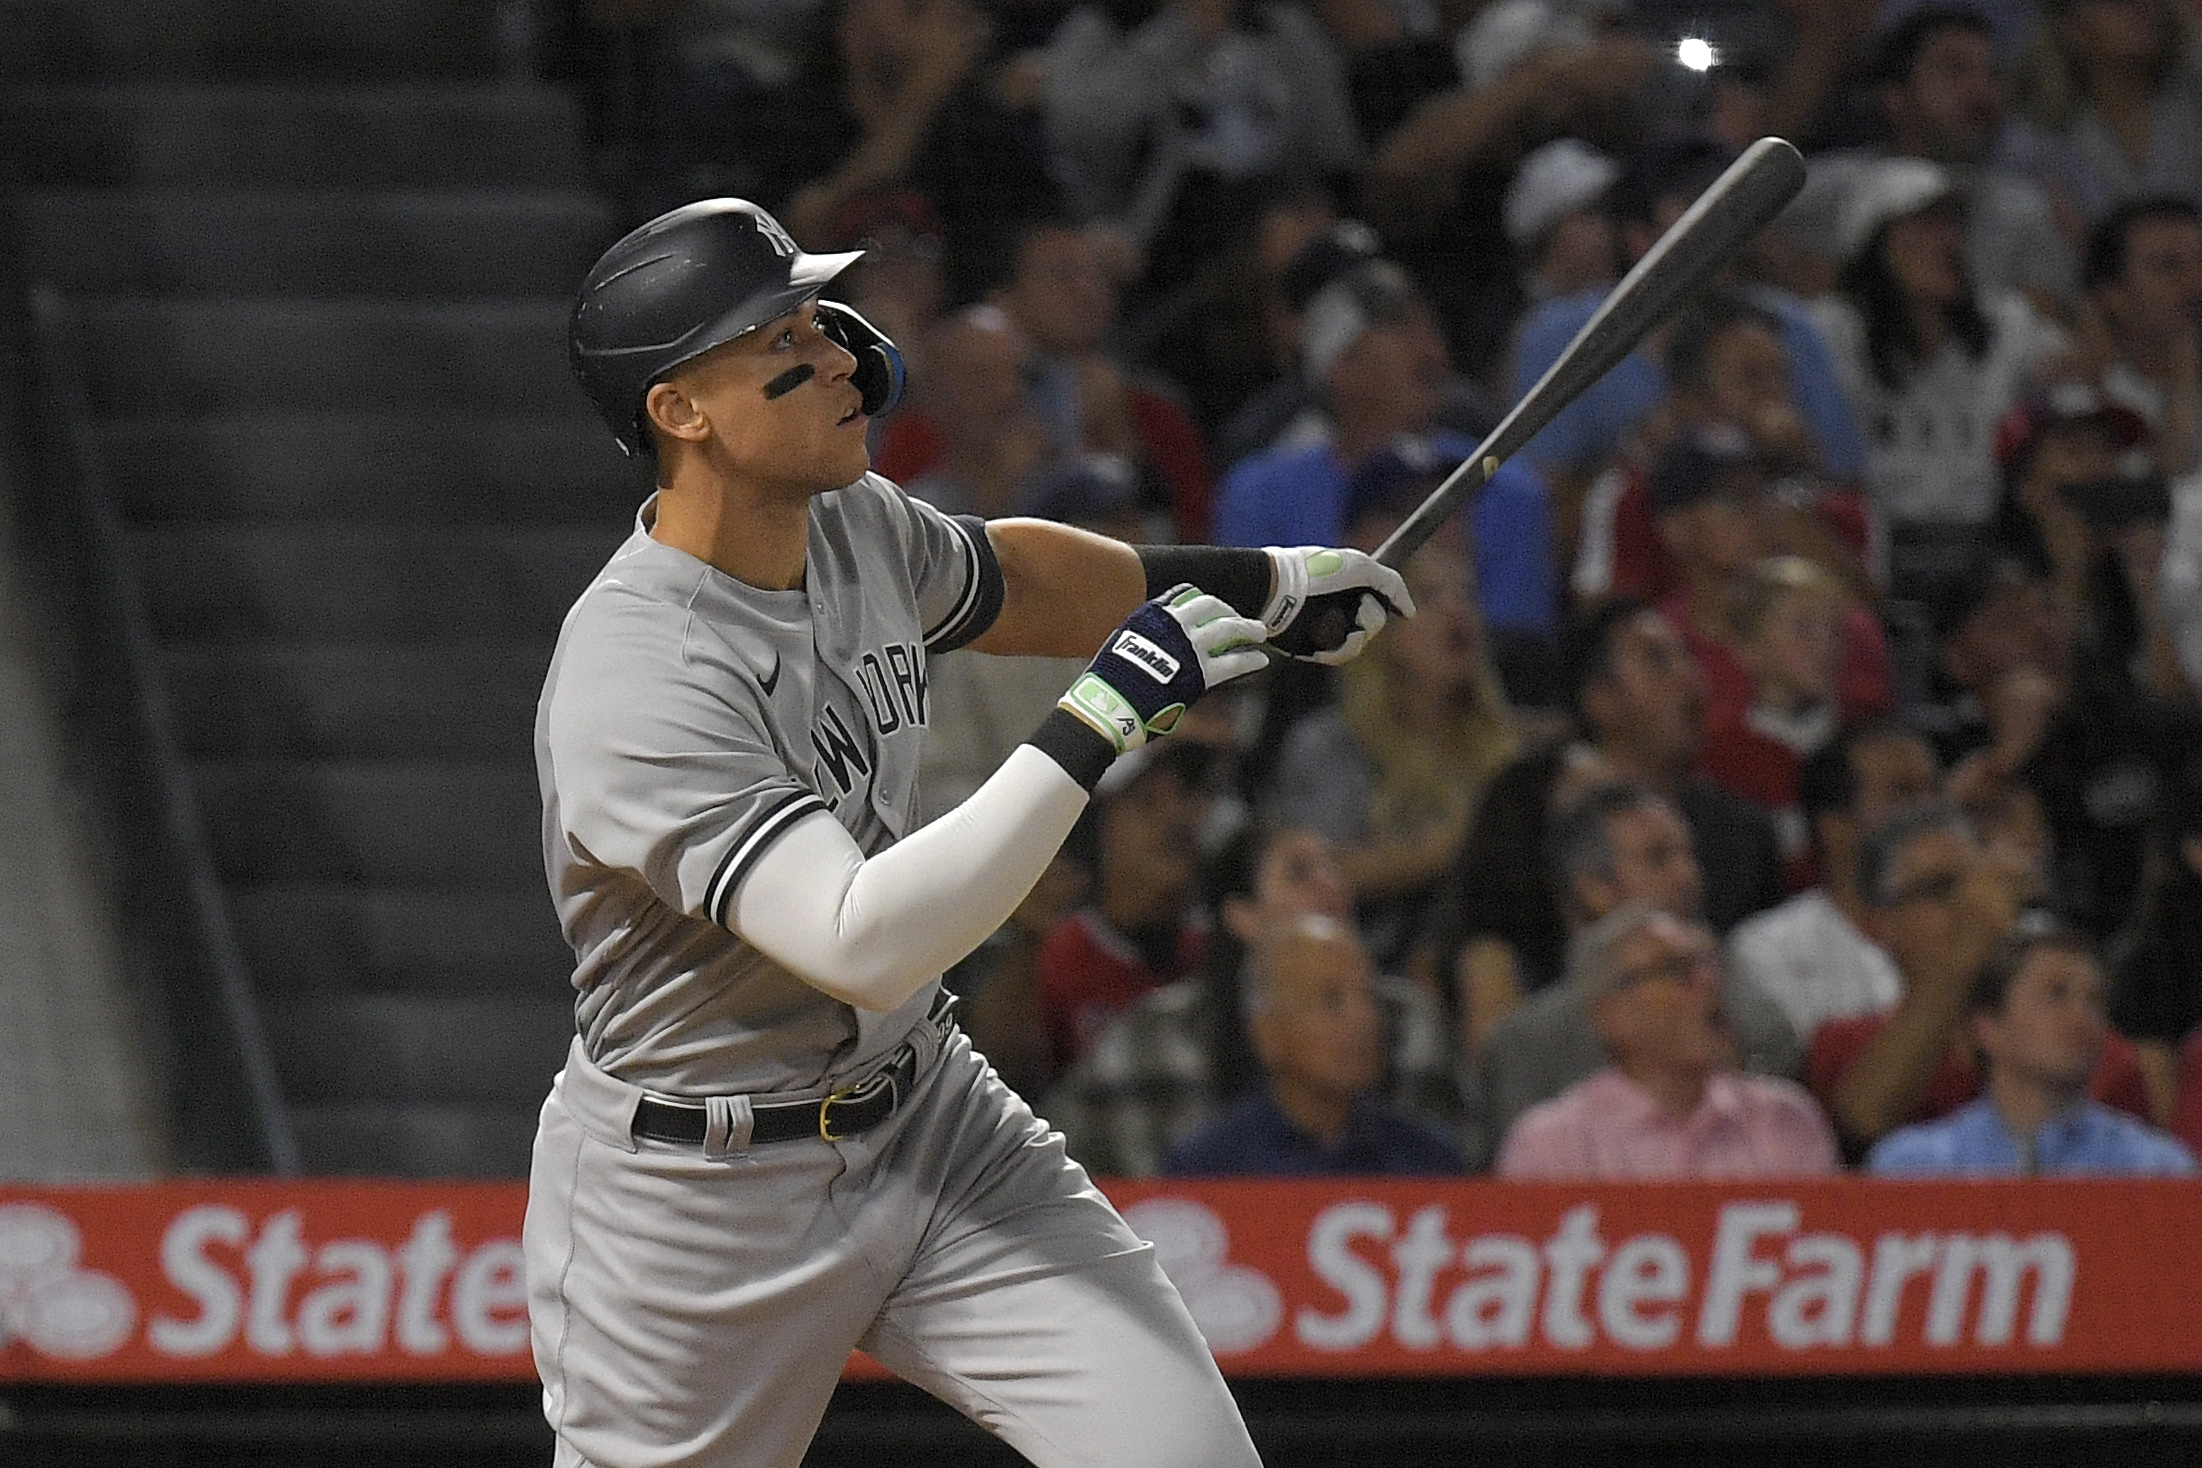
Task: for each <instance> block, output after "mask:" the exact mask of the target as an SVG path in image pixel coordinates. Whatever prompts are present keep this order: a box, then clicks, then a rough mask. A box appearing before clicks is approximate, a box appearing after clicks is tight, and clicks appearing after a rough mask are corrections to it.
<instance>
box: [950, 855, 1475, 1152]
mask: <svg viewBox="0 0 2202 1468" xmlns="http://www.w3.org/2000/svg"><path fill="white" fill-rule="evenodd" d="M1203 882H1204V886H1205V888H1206V891H1207V897H1208V902H1209V906H1210V907H1211V909H1212V910H1213V911H1214V913H1215V920H1216V927H1215V931H1214V934H1213V935H1212V937H1211V938H1210V940H1209V945H1208V949H1207V952H1206V953H1204V954H1203V955H1202V958H1201V964H1200V971H1199V972H1198V973H1197V974H1196V975H1195V976H1193V977H1192V978H1189V979H1182V980H1180V981H1179V982H1177V983H1175V984H1168V985H1165V986H1164V987H1162V988H1160V989H1157V990H1155V991H1154V992H1153V993H1152V994H1149V995H1147V996H1146V997H1145V998H1143V999H1141V1000H1140V1001H1139V1002H1138V1003H1136V1004H1134V1005H1133V1006H1132V1007H1131V1008H1130V1009H1129V1010H1127V1011H1125V1013H1124V1014H1123V1015H1122V1016H1120V1017H1119V1018H1118V1019H1117V1021H1116V1022H1115V1023H1114V1024H1112V1025H1110V1026H1109V1027H1108V1028H1107V1029H1105V1030H1103V1031H1102V1032H1101V1035H1100V1038H1099V1039H1097V1040H1095V1041H1094V1043H1093V1048H1092V1049H1090V1050H1088V1051H1087V1052H1086V1053H1085V1055H1084V1056H1083V1057H1081V1058H1080V1059H1079V1061H1078V1063H1077V1064H1076V1065H1074V1066H1072V1067H1071V1068H1070V1070H1069V1071H1068V1072H1067V1073H1066V1074H1065V1075H1064V1076H1063V1078H1062V1079H1061V1080H1060V1081H1059V1082H1057V1083H1056V1085H1055V1086H1054V1088H1053V1089H1051V1090H1050V1091H1049V1092H1048V1093H1047V1097H1046V1100H1045V1102H1044V1104H1042V1105H1041V1106H1040V1107H1039V1110H1040V1112H1041V1114H1042V1115H1044V1116H1046V1117H1047V1119H1048V1122H1049V1124H1050V1125H1052V1126H1054V1127H1055V1128H1056V1129H1057V1130H1059V1131H1061V1132H1062V1133H1063V1138H1064V1142H1065V1145H1066V1146H1067V1148H1068V1149H1069V1152H1070V1155H1071V1156H1073V1157H1075V1158H1077V1159H1078V1161H1079V1162H1080V1163H1082V1164H1083V1165H1084V1166H1085V1168H1086V1169H1087V1171H1089V1172H1092V1173H1095V1174H1096V1175H1100V1176H1115V1177H1141V1176H1145V1175H1147V1174H1149V1173H1152V1172H1154V1171H1155V1169H1156V1168H1157V1167H1159V1166H1160V1165H1161V1161H1162V1153H1163V1151H1164V1149H1165V1148H1167V1147H1168V1146H1169V1145H1170V1144H1171V1143H1173V1142H1176V1141H1178V1140H1180V1139H1181V1138H1183V1137H1184V1136H1186V1135H1187V1134H1188V1133H1189V1132H1191V1131H1192V1129H1193V1128H1194V1127H1196V1126H1198V1125H1200V1124H1201V1123H1203V1122H1205V1121H1207V1120H1208V1119H1209V1118H1211V1117H1213V1116H1214V1115H1215V1114H1216V1113H1217V1112H1218V1111H1219V1110H1220V1109H1221V1108H1222V1107H1223V1105H1224V1104H1225V1103H1226V1102H1228V1101H1230V1100H1232V1099H1234V1098H1236V1097H1238V1096H1240V1095H1243V1094H1244V1093H1245V1092H1246V1091H1247V1090H1248V1089H1249V1088H1251V1087H1254V1086H1257V1085H1259V1084H1260V1083H1261V1078H1262V1072H1261V1068H1260V1063H1259V1061H1258V1060H1257V1059H1256V1057H1255V1054H1254V1046H1253V1041H1252V1040H1251V1039H1250V1038H1249V1037H1248V1035H1247V1031H1246V1020H1245V1015H1244V1013H1243V1008H1242V1005H1241V1002H1240V975H1241V971H1242V969H1243V967H1244V965H1245V962H1246V957H1247V951H1248V945H1250V944H1252V943H1254V942H1256V941H1258V940H1259V939H1260V938H1261V937H1262V935H1264V934H1266V933H1271V932H1275V931H1278V930H1280V929H1281V928H1284V927H1287V926H1289V925H1290V924H1291V923H1292V922H1293V921H1295V920H1296V919H1298V918H1301V917H1305V916H1310V915H1313V916H1317V917H1323V918H1328V919H1329V920H1331V921H1332V922H1336V923H1339V924H1345V923H1347V922H1350V921H1351V918H1352V913H1353V894H1352V892H1351V891H1350V890H1349V889H1348V888H1347V886H1346V875H1345V873H1344V872H1343V871H1342V870H1340V869H1339V866H1338V859H1337V856H1336V854H1335V853H1334V852H1333V851H1332V850H1331V846H1330V843H1329V842H1328V841H1326V840H1324V839H1323V837H1322V836H1321V835H1319V834H1318V833H1316V832H1314V831H1309V830H1303V829H1296V828H1293V827H1289V826H1254V827H1250V828H1248V829H1247V830H1245V831H1243V832H1241V833H1240V834H1239V835H1237V836H1235V837H1234V838H1232V839H1231V840H1230V841H1229V842H1227V843H1225V845H1224V846H1223V848H1222V849H1221V850H1220V851H1218V852H1217V853H1216V855H1215V856H1214V858H1212V859H1211V860H1210V861H1209V862H1208V863H1207V864H1206V866H1205V868H1204V873H1203ZM1376 989H1377V999H1378V1001H1379V1002H1380V1003H1381V1005H1382V1006H1383V1010H1384V1018H1385V1027H1384V1032H1385V1049H1386V1064H1385V1076H1384V1088H1385V1094H1386V1095H1387V1096H1388V1097H1389V1098H1390V1099H1391V1101H1392V1102H1393V1104H1395V1105H1397V1106H1400V1107H1404V1108H1406V1109H1408V1110H1410V1111H1414V1112H1417V1113H1419V1114H1420V1115H1421V1116H1423V1117H1424V1118H1426V1119H1428V1120H1431V1121H1435V1122H1439V1123H1441V1124H1443V1125H1445V1126H1446V1127H1448V1128H1449V1129H1450V1130H1452V1131H1453V1133H1454V1134H1455V1135H1456V1136H1458V1137H1459V1138H1460V1139H1461V1141H1462V1143H1463V1145H1464V1147H1465V1148H1466V1149H1467V1150H1468V1151H1469V1153H1470V1155H1471V1156H1472V1157H1479V1158H1480V1157H1481V1156H1482V1155H1484V1151H1485V1149H1484V1147H1483V1146H1482V1144H1481V1142H1480V1131H1479V1129H1478V1128H1477V1127H1476V1126H1475V1125H1474V1119H1473V1117H1472V1116H1470V1115H1469V1113H1468V1109H1467V1107H1466V1106H1465V1104H1464V1102H1463V1098H1462V1095H1461V1087H1460V1084H1459V1081H1458V1079H1457V1078H1456V1075H1455V1068H1454V1062H1453V1047H1452V1045H1451V1043H1450V1041H1449V1040H1448V1038H1447V1036H1446V1028H1445V1013H1444V1010H1443V1009H1442V1008H1441V1007H1440V1006H1439V1004H1438V1003H1437V1001H1436V1000H1435V999H1433V998H1432V997H1431V996H1430V995H1429V994H1428V993H1426V992H1424V991H1423V990H1422V989H1420V988H1418V987H1416V986H1415V985H1413V984H1409V983H1407V982H1405V981H1404V980H1402V979H1398V978H1393V977H1391V976H1389V975H1381V974H1380V975H1378V977H1377V979H1376ZM989 1055H990V1056H991V1052H989Z"/></svg>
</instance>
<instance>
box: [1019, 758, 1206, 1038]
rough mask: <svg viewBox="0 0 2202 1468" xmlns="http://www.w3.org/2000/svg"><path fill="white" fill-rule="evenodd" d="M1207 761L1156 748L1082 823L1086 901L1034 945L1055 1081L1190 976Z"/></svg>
mask: <svg viewBox="0 0 2202 1468" xmlns="http://www.w3.org/2000/svg"><path fill="white" fill-rule="evenodd" d="M1213 757H1214V751H1213V750H1212V749H1211V748H1210V747H1208V746H1206V745H1203V744H1200V743H1197V742H1191V743H1180V742H1177V741H1175V740H1173V741H1171V742H1169V743H1166V744H1161V745H1157V746H1156V747H1155V754H1154V756H1153V757H1152V758H1150V759H1146V760H1133V759H1128V758H1127V759H1122V760H1118V761H1117V762H1116V764H1115V766H1113V767H1112V768H1111V770H1110V772H1109V778H1107V779H1105V780H1104V781H1103V782H1102V784H1101V786H1100V788H1098V789H1097V790H1095V792H1094V803H1093V805H1092V806H1091V807H1090V810H1089V815H1088V817H1087V819H1090V820H1091V821H1092V822H1093V833H1094V850H1095V852H1096V861H1095V864H1094V883H1093V898H1092V900H1091V901H1090V902H1088V903H1087V904H1086V905H1085V906H1084V907H1082V908H1080V909H1079V910H1078V911H1077V912H1075V913H1073V914H1072V915H1071V916H1070V917H1068V918H1066V919H1064V920H1063V921H1062V922H1060V923H1058V924H1057V925H1056V926H1055V928H1054V930H1053V931H1052V932H1050V933H1049V934H1048V935H1047V940H1046V941H1045V942H1044V943H1042V944H1041V945H1040V952H1039V961H1038V971H1037V982H1038V986H1039V1000H1040V1022H1041V1024H1042V1025H1043V1026H1044V1027H1045V1029H1046V1034H1047V1042H1048V1062H1049V1063H1048V1070H1049V1074H1050V1075H1060V1074H1061V1073H1062V1072H1063V1070H1064V1069H1065V1068H1067V1067H1068V1066H1069V1065H1071V1064H1072V1063H1073V1062H1074V1061H1076V1060H1077V1059H1078V1057H1079V1056H1081V1055H1083V1054H1085V1053H1086V1050H1087V1047H1089V1046H1091V1045H1092V1044H1093V1042H1094V1040H1095V1038H1096V1037H1097V1036H1099V1035H1100V1034H1101V1032H1102V1031H1103V1030H1104V1029H1106V1028H1107V1027H1108V1025H1109V1023H1110V1022H1111V1021H1112V1020H1114V1019H1115V1018H1116V1017H1117V1016H1118V1015H1119V1014H1122V1013H1123V1012H1124V1011H1125V1010H1127V1009H1129V1008H1130V1007H1131V1006H1132V1005H1133V1004H1134V1003H1136V1002H1138V1000H1139V999H1140V998H1141V997H1142V996H1143V995H1145V994H1148V993H1150V992H1151V991H1153V990H1155V989H1158V988H1160V987H1161V986H1162V985H1164V984H1167V983H1172V982H1174V981H1176V980H1178V979H1181V978H1184V977H1185V976H1186V975H1187V974H1189V973H1191V972H1192V970H1193V968H1194V966H1195V965H1196V964H1198V963H1199V962H1200V955H1201V950H1202V948H1203V947H1204V946H1205V945H1206V944H1207V941H1208V924H1207V923H1206V921H1204V919H1203V917H1202V914H1201V913H1200V911H1199V908H1198V905H1197V903H1196V902H1195V897H1196V895H1197V894H1196V893H1195V890H1194V884H1193V877H1194V869H1195V864H1196V862H1197V861H1198V858H1199V847H1198V844H1197V843H1198V837H1199V834H1200V825H1201V817H1202V815H1203V813H1204V812H1203V803H1204V790H1205V787H1206V784H1207V775H1208V767H1209V762H1210V761H1211V760H1212V759H1213Z"/></svg>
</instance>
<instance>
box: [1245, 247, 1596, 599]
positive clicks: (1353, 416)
mask: <svg viewBox="0 0 2202 1468" xmlns="http://www.w3.org/2000/svg"><path fill="white" fill-rule="evenodd" d="M1301 353H1302V358H1303V361H1302V375H1303V377H1304V378H1305V380H1306V381H1307V383H1308V384H1309V385H1310V387H1311V388H1313V389H1314V391H1315V393H1316V396H1317V399H1318V401H1319V402H1320V404H1321V406H1322V408H1323V409H1324V412H1325V416H1326V417H1327V419H1328V426H1329V433H1328V434H1327V436H1325V437H1323V438H1321V439H1319V440H1317V441H1315V442H1312V443H1279V444H1277V445H1276V446H1274V447H1272V448H1269V449H1266V450H1264V451H1263V452H1261V453H1259V454H1256V455H1255V456H1254V457H1253V458H1251V459H1247V460H1245V461H1243V462H1241V463H1240V464H1238V465H1236V466H1234V467H1233V468H1232V469H1231V471H1230V472H1229V473H1228V474H1226V475H1225V476H1224V480H1223V487H1222V488H1221V489H1220V490H1219V491H1218V493H1217V502H1216V524H1215V539H1216V540H1217V542H1218V543H1220V544H1223V545H1338V544H1342V543H1343V541H1344V538H1345V536H1346V534H1347V532H1348V530H1349V529H1350V526H1349V523H1348V517H1349V514H1350V512H1351V498H1352V495H1351V491H1352V488H1353V482H1354V477H1355V475H1356V474H1358V473H1360V472H1362V471H1363V470H1367V471H1369V472H1370V474H1371V475H1372V476H1374V477H1375V479H1377V480H1383V479H1386V478H1389V479H1391V480H1394V481H1396V480H1398V479H1400V478H1403V477H1406V476H1410V475H1423V474H1428V473H1431V472H1433V471H1436V470H1437V468H1438V466H1439V465H1440V464H1442V465H1443V467H1444V468H1445V469H1448V470H1449V469H1450V468H1451V467H1452V466H1453V465H1455V464H1458V463H1459V462H1460V461H1461V460H1463V459H1465V458H1467V457H1468V455H1469V454H1471V453H1473V452H1474V451H1475V444H1474V443H1473V442H1471V441H1470V440H1468V439H1466V438H1463V437H1461V436H1459V435H1457V434H1454V433H1451V432H1447V431H1443V430H1441V429H1440V426H1439V425H1440V415H1441V413H1442V411H1443V409H1444V406H1445V403H1446V399H1447V396H1448V393H1449V391H1450V384H1451V381H1452V368H1451V363H1450V362H1449V361H1448V359H1447V357H1446V354H1445V342H1444V339H1443V338H1442V337H1440V336H1439V335H1438V332H1437V327H1436V324H1435V323H1434V322H1433V321H1432V320H1431V317H1430V312H1429V308H1428V306H1427V305H1426V304H1425V303H1424V301H1423V300H1422V297H1421V294H1420V293H1419V292H1418V291H1417V290H1416V289H1415V287H1414V284H1413V282H1412V281H1411V280H1410V279H1409V278H1408V276H1407V274H1406V272H1405V271H1403V270H1401V269H1400V268H1399V267H1398V266H1397V265H1394V264H1392V263H1391V262H1390V261H1387V260H1372V261H1368V262H1366V263H1364V264H1361V265H1359V266H1356V267H1354V268H1353V269H1351V270H1349V271H1348V272H1347V273H1346V274H1345V275H1343V276H1341V277H1339V278H1337V279H1335V280H1333V281H1331V282H1330V283H1329V284H1328V285H1326V286H1324V287H1323V288H1322V289H1321V290H1319V291H1317V292H1316V293H1315V295H1314V297H1313V298H1312V299H1311V300H1310V301H1309V303H1308V308H1307V312H1306V316H1305V319H1304V322H1303V325H1302V329H1301ZM1424 435H1427V438H1426V440H1423V439H1421V436H1424ZM1403 440H1406V441H1405V442H1403ZM1418 440H1419V441H1418ZM1386 450H1391V451H1393V452H1394V453H1395V454H1396V455H1397V456H1398V462H1397V463H1396V464H1385V463H1382V462H1380V461H1379V460H1378V457H1377V456H1378V455H1380V454H1381V453H1383V452H1384V451H1386ZM1369 488H1370V491H1371V497H1375V498H1379V499H1381V498H1383V497H1385V496H1386V495H1388V494H1391V493H1396V486H1394V487H1391V488H1388V489H1383V487H1382V486H1380V485H1373V484H1372V485H1371V486H1369ZM1379 489H1383V492H1382V493H1377V492H1376V491H1378V490H1379ZM1462 518H1463V519H1464V520H1466V521H1467V522H1468V528H1469V537H1468V543H1469V544H1470V545H1471V546H1472V547H1473V549H1474V554H1475V559H1476V569H1477V573H1478V580H1479V587H1480V591H1481V594H1482V597H1483V605H1484V609H1485V616H1486V618H1487V619H1488V620H1489V621H1490V622H1491V623H1492V625H1494V626H1506V627H1528V628H1531V629H1532V630H1539V631H1549V630H1550V627H1551V620H1552V615H1553V613H1552V590H1551V588H1552V584H1553V583H1552V572H1551V565H1552V562H1551V533H1550V531H1549V529H1548V522H1547V520H1546V517H1545V497H1544V486H1543V485H1542V484H1541V483H1540V482H1539V481H1538V478H1537V476H1536V474H1535V473H1533V472H1532V471H1530V470H1529V469H1527V468H1525V467H1523V466H1522V465H1521V464H1519V463H1512V462H1510V463H1505V464H1501V465H1500V466H1499V471H1498V473H1497V474H1495V475H1493V476H1492V478H1491V481H1490V482H1489V483H1488V484H1486V485H1485V486H1484V488H1483V489H1482V491H1481V492H1480V493H1478V494H1477V495H1476V496H1475V499H1474V502H1473V504H1472V505H1470V506H1469V507H1467V508H1466V509H1464V510H1463V511H1462Z"/></svg>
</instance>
